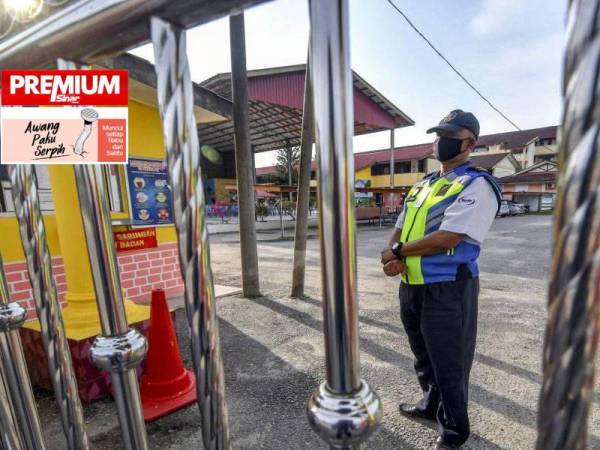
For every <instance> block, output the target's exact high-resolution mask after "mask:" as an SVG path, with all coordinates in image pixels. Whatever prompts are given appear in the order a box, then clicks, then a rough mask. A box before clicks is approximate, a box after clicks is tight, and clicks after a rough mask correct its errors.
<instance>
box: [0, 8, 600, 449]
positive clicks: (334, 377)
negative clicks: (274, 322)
mask: <svg viewBox="0 0 600 450" xmlns="http://www.w3.org/2000/svg"><path fill="white" fill-rule="evenodd" d="M258 3H261V1H260V0H220V1H210V0H177V1H169V0H80V1H77V2H74V3H72V4H69V5H68V6H66V7H65V8H63V9H62V10H60V11H59V12H58V13H56V14H54V15H53V16H52V17H50V18H49V20H45V21H42V22H39V23H37V24H35V25H33V26H30V27H27V28H24V29H23V30H21V31H20V32H19V33H17V34H15V35H14V36H13V37H10V38H8V39H6V40H5V41H4V42H2V43H1V44H0V67H3V68H5V67H29V68H32V67H43V66H52V65H54V64H56V65H58V67H60V68H69V67H72V68H74V67H76V66H77V65H76V63H75V61H76V62H78V64H79V62H80V61H83V62H85V63H92V62H95V61H98V60H101V59H102V58H105V57H107V56H109V55H113V54H115V53H119V52H121V51H124V50H125V49H127V48H131V47H132V46H135V45H139V44H142V43H144V42H147V41H151V42H152V44H153V46H154V52H155V59H156V66H155V67H156V76H157V86H158V88H157V95H158V104H159V110H160V113H161V119H162V124H163V135H164V143H165V147H166V152H167V154H166V157H167V163H168V170H169V175H170V179H171V183H172V186H171V187H172V191H173V196H174V205H175V211H174V212H175V214H174V217H175V222H176V229H177V234H178V252H179V261H180V267H181V272H182V276H183V279H184V284H185V305H186V314H187V319H188V324H189V327H190V332H191V345H192V355H193V364H194V371H195V374H196V377H197V380H198V383H197V390H198V396H197V397H198V407H199V409H200V412H201V416H202V424H201V426H202V436H203V441H204V446H205V448H207V449H228V448H230V437H229V432H228V414H227V407H226V401H225V397H224V376H223V366H222V361H221V353H220V342H219V332H218V326H217V322H216V321H217V315H216V305H215V301H214V300H215V299H214V289H213V281H212V273H211V268H210V255H209V246H208V238H207V228H206V222H205V208H204V202H205V199H204V197H203V195H204V193H203V186H202V181H201V178H202V174H201V171H200V151H199V142H198V135H197V133H196V128H195V122H194V116H193V98H192V82H191V79H190V73H189V67H188V59H187V54H186V40H185V37H186V33H185V29H186V28H189V27H192V26H196V25H198V24H201V23H204V22H207V21H210V20H213V19H215V18H218V17H222V16H225V15H229V14H239V13H240V12H241V11H243V9H244V8H246V7H248V6H252V5H255V4H258ZM309 4H310V25H311V39H310V77H307V79H308V82H309V83H311V86H312V91H313V94H312V95H313V105H314V114H315V130H316V142H317V148H318V186H319V220H320V242H321V270H322V280H323V314H324V335H325V336H324V338H325V350H326V369H327V379H326V381H325V382H323V384H322V385H321V386H319V387H318V388H317V389H316V390H315V392H314V393H313V395H312V396H311V397H310V399H309V402H308V420H309V422H310V424H311V426H312V427H313V428H314V429H315V430H316V431H317V432H318V433H319V434H320V435H321V436H322V437H323V438H324V439H325V440H326V441H327V442H328V443H329V445H330V446H331V447H332V448H357V447H358V446H359V444H360V443H361V442H362V441H363V440H364V439H366V437H367V436H368V435H369V434H370V433H371V432H372V431H373V430H374V429H375V428H376V426H377V424H378V423H379V421H380V419H381V403H380V401H379V398H378V397H377V395H376V394H375V392H374V391H373V390H372V389H371V388H370V387H369V385H368V384H367V383H365V382H364V381H363V380H361V378H360V363H359V348H358V325H357V298H356V296H357V292H356V255H355V220H354V208H353V198H354V195H353V194H354V193H353V190H354V189H353V173H354V172H353V167H352V165H353V155H352V123H353V121H352V87H351V75H350V61H349V39H348V37H349V30H348V0H310V2H309ZM570 9H571V17H572V18H573V21H572V24H571V41H570V47H569V51H570V53H569V54H568V55H567V70H566V71H567V77H566V83H567V82H569V83H567V84H568V85H569V88H571V87H572V86H571V85H573V84H575V85H576V86H575V88H573V89H572V92H570V93H569V102H568V103H567V108H566V113H565V121H564V127H565V129H564V130H563V134H564V136H565V139H564V140H563V145H562V148H563V150H562V152H563V160H564V161H563V162H567V160H568V161H569V162H571V161H573V158H574V156H572V155H571V151H572V150H573V149H574V148H575V146H576V145H577V144H578V143H579V142H580V138H581V136H582V135H583V134H584V132H585V131H586V130H588V129H589V130H592V131H593V133H594V140H593V141H592V142H591V143H590V142H589V139H588V140H586V139H587V138H581V146H584V143H585V146H584V147H585V148H581V149H580V147H579V146H578V147H577V151H578V153H577V154H578V156H582V157H583V156H585V157H586V158H588V159H586V161H589V162H590V164H588V165H586V166H585V167H583V166H581V165H577V164H576V163H573V164H571V165H570V166H569V171H568V172H567V176H566V178H565V179H566V180H568V181H569V182H570V181H571V180H572V177H573V172H576V173H577V174H578V175H581V176H582V177H587V178H585V180H587V181H588V185H586V188H587V190H585V189H583V190H582V191H581V192H580V191H577V192H580V193H579V197H577V199H576V200H577V201H578V202H579V203H577V201H575V200H574V198H575V197H573V196H575V194H574V193H572V192H574V191H571V190H569V191H567V194H566V195H563V196H562V200H560V202H561V205H560V207H559V210H560V214H559V218H558V221H557V225H558V226H560V227H564V228H567V227H568V226H569V225H568V223H567V222H566V220H567V219H568V217H569V215H570V214H571V213H572V212H573V211H574V210H575V209H577V207H579V206H580V205H582V204H583V205H584V206H585V205H588V206H589V205H590V204H591V205H592V207H593V206H594V205H595V206H596V209H595V211H596V213H595V216H593V217H595V218H594V221H593V224H595V225H594V227H595V228H592V231H593V230H595V231H596V232H597V231H598V220H597V217H598V213H597V211H598V198H600V197H598V171H599V169H600V164H599V162H598V151H597V147H596V142H597V139H596V138H597V127H598V120H599V119H598V115H597V108H596V109H593V106H594V105H597V104H598V101H597V97H596V93H597V92H598V89H597V86H596V84H593V83H592V84H589V83H587V82H588V81H589V80H590V79H591V80H592V81H593V82H594V83H595V82H597V80H598V73H597V70H595V71H593V73H592V72H590V71H586V68H589V67H592V68H594V67H595V68H597V67H598V58H599V57H600V46H599V45H598V43H599V40H598V39H599V38H598V29H597V24H598V23H599V21H598V20H597V19H598V15H599V13H598V11H599V9H600V2H599V1H584V0H581V1H576V0H573V1H571V2H570ZM579 25H581V28H578V26H579ZM581 30H583V31H581ZM578 31H581V33H578ZM45 43H46V44H47V43H51V45H43V44H45ZM576 69H579V72H581V73H580V74H579V76H578V80H574V81H571V78H572V77H571V75H572V74H573V73H575V72H576V71H577V70H576ZM590 70H591V69H590ZM586 77H587V78H586ZM590 77H591V78H590ZM578 83H579V84H581V85H583V86H582V87H579V84H578ZM585 83H587V84H585ZM590 86H595V87H591V88H590ZM583 110H585V111H588V112H589V114H588V115H587V116H586V117H587V118H586V119H585V121H584V120H583V119H581V115H578V113H579V112H581V111H583ZM580 119H581V120H580ZM592 131H589V132H588V134H589V133H592ZM586 136H588V135H587V134H586ZM590 149H592V150H593V151H592V150H590ZM586 151H587V153H586ZM590 152H591V153H590ZM580 154H581V155H580ZM594 155H595V156H594ZM569 157H570V158H569ZM563 170H564V169H563ZM10 176H11V183H12V196H13V200H14V203H15V210H16V215H17V218H18V221H19V226H20V232H21V238H22V243H23V250H24V253H25V255H26V257H27V265H28V270H29V276H30V280H31V284H32V286H33V291H34V297H35V303H36V310H37V313H38V317H39V320H40V324H41V329H42V336H43V341H44V346H45V348H46V351H47V356H48V363H49V368H50V372H51V379H52V380H53V383H54V392H55V396H56V401H57V403H58V405H59V408H60V413H61V419H62V424H63V430H64V432H65V435H66V437H67V442H68V446H69V448H70V449H87V448H89V443H88V438H87V435H86V430H85V425H84V421H83V417H82V409H81V404H80V402H79V397H78V394H77V389H76V385H75V383H74V381H73V380H74V377H73V367H72V363H71V358H70V354H69V350H68V346H67V343H66V339H65V334H64V328H63V323H62V317H61V310H60V306H59V304H58V299H57V293H56V286H55V285H54V281H53V277H52V269H51V265H50V253H49V250H48V244H47V242H46V234H45V229H44V223H43V221H42V216H41V211H40V199H39V196H38V191H37V181H36V176H35V172H34V171H33V170H32V168H31V167H30V166H12V167H10ZM75 176H76V180H77V186H78V198H79V202H80V206H81V211H82V219H83V223H84V229H85V235H86V241H87V248H88V252H89V256H90V263H91V266H92V272H93V278H94V286H95V291H96V298H97V302H98V310H99V314H100V321H101V328H102V335H101V336H99V337H98V338H97V339H96V340H95V343H94V345H93V347H92V349H91V358H92V359H93V361H94V363H95V364H96V365H97V366H98V367H99V368H101V369H102V370H105V371H108V372H110V374H111V377H112V383H113V386H114V397H115V402H116V406H117V411H118V416H119V421H120V424H121V432H122V438H123V443H124V446H125V447H126V448H127V449H146V448H147V447H148V444H147V438H146V429H145V424H144V421H143V417H142V414H141V407H140V396H139V387H138V381H137V378H136V375H135V366H136V365H137V364H139V362H140V361H141V360H142V359H143V357H144V355H145V352H146V343H145V339H144V337H143V336H142V335H140V334H139V333H138V332H137V331H135V330H132V329H131V328H129V326H128V324H127V318H126V316H125V312H124V307H123V294H122V290H121V286H120V280H119V272H118V266H117V261H116V256H115V251H114V245H113V238H112V229H111V222H110V215H109V207H108V204H107V195H106V192H104V189H105V188H104V184H103V183H102V182H101V177H102V174H101V172H100V170H99V168H98V167H95V166H78V167H76V168H75ZM590 180H591V181H590ZM573 183H575V182H573ZM589 183H592V184H591V188H590V185H589ZM594 183H595V184H594ZM572 186H573V184H568V183H567V184H564V181H563V189H564V188H565V187H566V188H569V187H572ZM577 186H579V187H581V186H580V185H577ZM569 195H571V196H569ZM594 196H595V197H594ZM584 206H581V207H582V208H583V207H584ZM587 211H588V212H589V208H588V210H587ZM593 211H594V210H592V212H593ZM586 217H588V216H586ZM589 217H592V216H589ZM589 217H588V218H589ZM587 223H588V224H589V222H587ZM588 230H589V228H588ZM567 239H568V237H567ZM586 242H587V241H586ZM588 244H589V245H588V246H587V247H585V248H587V253H585V255H587V257H588V259H585V260H584V261H587V262H589V265H588V266H586V267H588V268H587V269H585V270H587V272H586V273H587V278H586V279H585V282H586V283H588V282H590V280H592V281H593V280H595V281H596V283H597V282H598V272H599V270H598V267H599V266H600V264H599V263H598V242H597V241H596V243H595V244H594V243H593V242H592V243H588ZM561 249H562V250H564V248H563V247H560V248H559V249H558V250H557V255H558V256H557V258H556V259H555V269H556V270H555V274H556V276H555V278H554V279H553V287H556V288H557V289H558V288H559V287H560V285H561V283H562V284H564V283H565V282H567V281H569V282H571V281H572V280H574V281H572V283H574V284H575V287H577V285H578V283H583V281H579V280H577V279H575V278H569V279H563V278H561V275H560V273H561V272H560V269H561V267H562V266H561V265H562V264H567V263H564V260H563V259H561V258H562V256H563V253H561V251H562V250H561ZM578 254H579V253H578ZM582 255H583V253H582ZM594 255H595V256H594ZM580 262H581V260H579V261H578V264H579V263H580ZM571 263H572V261H571V262H569V263H568V264H571ZM0 267H1V264H0ZM568 267H569V268H571V267H574V266H572V264H571V265H569V266H568ZM578 267H579V266H578ZM590 277H591V278H590ZM591 286H592V287H593V286H594V285H591ZM595 286H596V288H595V294H594V295H592V294H590V299H591V300H592V302H590V305H595V308H592V307H590V309H588V310H586V314H585V315H583V316H582V319H581V321H579V322H571V323H569V322H565V321H560V320H559V319H556V322H552V323H551V325H549V333H548V338H547V342H548V347H547V350H546V353H545V369H546V372H545V373H546V375H547V378H546V383H545V385H544V389H545V390H544V396H543V400H542V406H543V407H544V410H543V414H542V415H541V416H540V417H541V418H540V425H541V426H543V427H546V429H548V431H545V432H544V433H543V435H542V437H541V438H540V441H539V448H543V449H550V448H552V449H554V448H557V449H558V448H565V449H567V448H568V449H572V448H583V447H582V443H585V427H583V428H582V427H581V425H579V426H578V427H576V428H572V427H571V425H574V424H575V423H576V422H575V419H577V418H580V419H581V418H584V417H585V413H586V411H587V409H586V408H589V392H587V391H586V392H585V393H584V394H587V395H581V396H579V397H577V400H578V402H579V403H577V406H578V407H579V408H580V409H579V410H577V411H579V412H578V413H577V414H575V413H574V414H572V415H568V416H565V415H564V414H563V413H562V411H561V410H560V408H558V407H560V406H564V405H565V402H566V404H567V405H568V404H569V401H571V400H569V399H570V398H571V397H569V395H570V394H571V393H573V392H574V391H570V390H568V389H562V388H563V387H564V385H563V383H564V382H565V380H566V379H567V378H571V379H574V380H573V382H574V381H577V380H579V381H582V380H583V381H586V380H587V381H589V378H584V377H583V373H586V374H587V375H586V377H589V370H587V367H588V365H589V364H591V363H590V359H585V360H584V359H583V358H584V357H585V358H590V357H591V361H593V354H594V353H593V351H591V350H590V351H589V352H587V353H585V355H584V354H578V355H573V354H570V353H568V350H569V349H568V348H567V349H564V347H561V345H564V343H565V342H566V339H562V337H564V336H566V335H568V332H569V330H571V327H575V326H577V330H579V331H580V332H581V333H583V334H579V335H577V337H579V338H582V336H586V335H585V334H584V331H585V330H592V331H593V329H594V328H593V326H591V325H590V324H591V323H593V318H594V317H595V316H594V315H593V313H594V312H595V313H596V314H597V304H598V301H599V300H598V292H597V286H598V284H596V285H595ZM592 290H593V289H592ZM559 300H561V301H562V300H564V301H566V302H567V303H566V306H565V304H564V303H563V304H562V305H563V307H564V308H565V309H569V308H574V306H573V305H575V303H576V302H573V301H570V302H569V301H568V300H569V299H568V298H567V299H566V300H565V299H564V297H562V298H559ZM0 302H1V304H0V375H1V378H2V379H1V381H2V382H1V383H0V439H1V442H2V445H3V446H4V448H6V449H21V448H23V449H44V448H45V444H44V439H43V436H42V433H41V426H40V419H39V417H38V414H37V411H36V408H35V403H34V401H33V396H32V392H31V386H30V383H29V379H28V374H27V371H26V368H25V363H24V358H23V351H22V348H21V343H20V339H19V334H18V328H19V327H20V325H21V324H22V323H23V321H24V319H25V312H24V310H23V309H22V308H21V307H20V306H18V305H17V304H16V303H11V302H10V299H9V296H8V289H7V286H6V279H5V276H4V274H3V272H2V270H0ZM556 317H557V316H556V315H555V314H551V320H552V319H553V318H556ZM556 336H559V337H561V339H562V340H561V339H557V340H553V338H556ZM590 336H591V337H590V338H589V342H588V344H589V345H591V347H592V350H593V349H595V343H596V339H597V329H596V333H595V334H594V333H591V335H590ZM582 339H583V338H582ZM554 346H556V347H554ZM555 348H558V349H559V350H560V349H563V350H564V353H560V352H558V353H554V350H555ZM563 354H564V355H567V356H568V355H571V356H570V358H571V361H573V365H569V366H568V367H567V368H565V367H564V366H563V365H560V364H559V365H556V364H554V360H555V359H556V358H560V357H562V356H563ZM563 362H564V361H563ZM567 362H568V360H567ZM567 369H572V370H567ZM574 375H576V376H574ZM579 375H581V377H578V376H579ZM557 386H558V387H557ZM585 386H588V385H587V384H586V385H585ZM585 386H583V387H585ZM577 387H581V385H578V386H577ZM552 388H555V389H554V390H553V389H552ZM563 397H565V398H566V400H564V401H563V402H562V403H561V400H562V399H563ZM586 405H587V406H586ZM557 408H558V410H557ZM577 411H576V412H577ZM565 436H566V438H565ZM570 436H574V437H573V438H572V439H571V438H569V437H570Z"/></svg>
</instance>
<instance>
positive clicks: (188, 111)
mask: <svg viewBox="0 0 600 450" xmlns="http://www.w3.org/2000/svg"><path fill="white" fill-rule="evenodd" d="M150 28H151V35H152V44H153V46H154V57H155V61H156V66H155V68H156V78H157V86H158V88H157V94H158V107H159V111H160V115H161V119H162V123H163V134H164V141H165V150H166V153H167V167H168V170H169V177H170V180H171V190H172V192H173V217H174V219H175V226H176V228H177V239H178V246H179V264H180V267H181V274H182V276H183V281H184V287H185V294H184V295H185V310H186V314H187V319H188V324H189V326H190V340H191V344H192V359H193V362H194V372H195V374H196V389H197V394H198V406H199V408H200V415H201V416H202V438H203V442H204V448H205V449H207V450H213V449H219V450H220V449H225V450H226V449H229V448H230V443H229V429H228V419H227V404H226V403H225V375H224V373H223V363H222V360H221V350H220V348H221V344H220V342H219V324H218V321H217V311H216V302H215V292H214V286H213V278H212V271H211V268H210V248H209V243H208V229H207V226H206V211H205V208H204V207H205V199H204V189H203V187H202V176H201V175H202V174H201V169H200V151H199V149H200V146H199V143H198V133H197V132H196V120H195V118H194V110H193V108H194V97H193V84H192V80H191V78H190V70H189V66H188V59H187V54H186V39H185V32H184V31H182V30H181V29H180V28H178V27H176V26H174V25H172V24H170V23H168V22H165V21H163V20H161V19H159V18H152V20H151V24H150ZM249 149H250V147H249V146H248V150H249ZM246 156H247V157H248V161H246V162H247V163H248V169H249V168H250V165H249V163H250V161H249V156H250V155H249V154H248V155H246ZM246 176H247V177H248V179H247V180H246V181H250V180H251V174H250V173H246ZM238 180H239V178H238ZM251 192H254V190H252V191H251ZM240 206H241V205H240ZM246 206H247V205H246ZM250 206H251V209H252V211H254V203H252V204H251V205H250ZM252 217H253V216H252ZM240 226H242V225H240ZM252 227H254V218H252ZM255 245H256V244H255Z"/></svg>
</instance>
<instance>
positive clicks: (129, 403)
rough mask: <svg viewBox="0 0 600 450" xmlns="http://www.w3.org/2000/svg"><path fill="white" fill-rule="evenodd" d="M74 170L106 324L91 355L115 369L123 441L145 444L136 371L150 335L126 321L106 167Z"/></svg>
mask: <svg viewBox="0 0 600 450" xmlns="http://www.w3.org/2000/svg"><path fill="white" fill-rule="evenodd" d="M74 170H75V180H76V182H77V193H78V196H79V203H80V206H81V218H82V220H83V228H84V230H85V238H86V243H87V249H88V254H89V258H90V266H91V268H92V276H93V278H94V290H95V291H96V301H97V303H98V312H99V315H100V327H101V329H102V336H98V337H97V338H96V339H95V341H94V343H93V345H92V348H91V349H90V357H91V359H92V361H93V362H94V364H95V365H96V366H97V367H98V368H99V369H101V370H104V371H107V372H110V375H111V381H112V386H113V396H114V398H115V402H116V404H117V412H118V415H119V421H120V423H121V434H122V437H123V445H124V447H125V448H126V449H128V450H130V449H131V450H146V449H147V448H148V442H147V438H146V426H145V424H144V416H143V414H142V407H141V400H140V390H139V386H138V381H137V377H136V371H135V366H137V365H138V364H139V363H140V362H141V361H142V359H144V356H145V354H146V339H145V338H144V336H142V335H141V334H140V333H139V332H138V331H137V330H135V329H132V328H129V325H128V324H127V316H126V315H125V306H124V304H123V290H122V288H121V280H120V278H119V266H118V264H117V255H116V253H115V243H114V240H113V233H112V223H111V219H110V209H109V206H108V193H107V192H106V187H105V186H104V183H103V178H102V167H101V166H100V165H85V166H84V165H76V166H74Z"/></svg>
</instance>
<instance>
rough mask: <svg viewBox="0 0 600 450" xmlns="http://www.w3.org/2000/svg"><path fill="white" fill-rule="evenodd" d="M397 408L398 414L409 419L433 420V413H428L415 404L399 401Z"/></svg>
mask: <svg viewBox="0 0 600 450" xmlns="http://www.w3.org/2000/svg"><path fill="white" fill-rule="evenodd" d="M399 409H400V414H402V415H403V416H406V417H410V418H411V419H425V420H435V414H432V413H428V412H427V411H425V410H424V409H422V408H419V407H418V406H416V405H410V404H408V403H400V406H399Z"/></svg>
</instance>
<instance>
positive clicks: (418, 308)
mask: <svg viewBox="0 0 600 450" xmlns="http://www.w3.org/2000/svg"><path fill="white" fill-rule="evenodd" d="M478 296H479V278H469V279H464V280H460V281H448V282H440V283H432V284H423V285H407V284H404V283H402V284H401V285H400V316H401V318H402V323H403V324H404V329H405V330H406V334H407V335H408V341H409V343H410V348H411V350H412V352H413V354H414V355H415V371H416V373H417V379H418V380H419V384H420V385H421V388H422V389H423V399H422V400H421V402H420V404H419V406H420V407H422V408H423V409H425V410H426V411H427V412H428V413H429V414H431V415H432V416H433V415H435V416H436V418H437V422H438V428H439V431H440V435H441V436H442V438H443V439H444V442H447V443H450V444H459V445H460V444H462V443H464V442H465V441H466V440H467V439H468V437H469V433H470V427H469V415H468V412H467V408H468V402H469V397H468V392H469V374H470V372H471V366H472V365H473V357H474V355H475V341H476V337H477V299H478Z"/></svg>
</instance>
